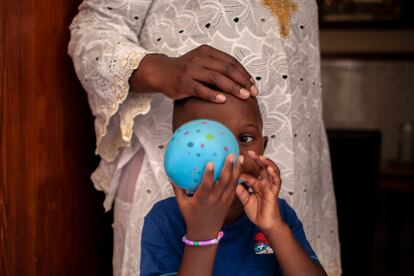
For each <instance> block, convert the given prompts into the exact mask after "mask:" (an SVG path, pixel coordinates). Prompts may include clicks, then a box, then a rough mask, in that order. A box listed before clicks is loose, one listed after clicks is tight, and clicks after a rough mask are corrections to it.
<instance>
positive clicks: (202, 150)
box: [164, 119, 239, 192]
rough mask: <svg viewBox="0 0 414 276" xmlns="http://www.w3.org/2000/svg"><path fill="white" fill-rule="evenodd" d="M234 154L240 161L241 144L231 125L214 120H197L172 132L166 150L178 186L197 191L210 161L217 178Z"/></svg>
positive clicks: (170, 173)
mask: <svg viewBox="0 0 414 276" xmlns="http://www.w3.org/2000/svg"><path fill="white" fill-rule="evenodd" d="M230 153H234V156H235V159H234V160H237V157H238V156H239V146H238V143H237V140H236V138H235V137H234V135H233V133H232V132H231V131H230V130H229V129H228V128H227V127H225V126H224V125H222V124H221V123H219V122H216V121H212V120H204V119H201V120H194V121H190V122H188V123H186V124H184V125H182V126H181V127H180V128H178V129H177V130H176V131H175V132H174V134H173V135H172V137H171V139H170V141H169V142H168V145H167V148H166V151H165V156H164V167H165V171H166V173H167V175H168V177H169V178H170V179H171V180H172V181H173V182H174V183H175V184H176V185H177V186H179V187H181V188H183V189H185V190H187V191H189V192H194V191H195V190H196V189H197V187H198V185H200V183H201V180H202V178H203V174H204V169H205V167H206V165H207V163H208V162H213V163H214V181H217V180H218V179H219V177H220V173H221V170H222V168H223V165H224V162H225V160H226V157H227V155H229V154H230Z"/></svg>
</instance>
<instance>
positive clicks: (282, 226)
mask: <svg viewBox="0 0 414 276" xmlns="http://www.w3.org/2000/svg"><path fill="white" fill-rule="evenodd" d="M260 230H262V233H263V234H264V235H265V236H266V238H268V239H271V238H275V237H280V236H284V235H285V234H286V233H287V232H288V231H290V229H289V226H288V225H287V224H286V223H285V222H283V221H282V222H280V223H277V224H275V225H274V226H272V227H269V228H265V229H260Z"/></svg>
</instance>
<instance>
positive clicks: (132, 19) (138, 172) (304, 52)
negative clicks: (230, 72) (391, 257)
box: [68, 0, 341, 275]
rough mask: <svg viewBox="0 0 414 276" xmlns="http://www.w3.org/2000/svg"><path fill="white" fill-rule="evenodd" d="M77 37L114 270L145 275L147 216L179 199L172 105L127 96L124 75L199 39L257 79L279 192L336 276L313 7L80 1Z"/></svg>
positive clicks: (249, 1) (221, 1)
mask: <svg viewBox="0 0 414 276" xmlns="http://www.w3.org/2000/svg"><path fill="white" fill-rule="evenodd" d="M70 30H71V40H70V43H69V47H68V51H69V54H70V55H71V57H72V59H73V62H74V65H75V69H76V72H77V75H78V78H79V80H80V81H81V83H82V85H83V87H84V88H85V90H86V92H87V96H88V101H89V105H90V108H91V111H92V113H93V115H94V116H95V132H96V138H97V145H96V154H98V155H99V156H100V157H101V162H100V164H99V167H98V168H97V169H96V171H95V172H94V173H93V174H92V177H91V178H92V181H93V183H94V185H95V187H96V189H98V190H101V191H103V192H105V194H106V199H105V202H104V207H105V209H106V210H108V209H110V208H111V206H112V205H114V208H115V209H114V224H113V227H114V256H113V269H114V275H139V260H140V239H141V230H142V224H143V218H144V216H145V215H146V213H147V212H148V211H149V210H150V209H151V207H152V206H153V204H154V203H155V202H156V201H158V200H161V199H163V198H166V197H168V196H170V195H172V194H173V193H172V189H171V187H170V186H169V184H168V181H167V177H166V175H165V172H164V169H163V154H164V150H165V145H166V143H167V141H168V138H169V136H170V135H171V115H172V101H171V100H170V99H168V98H166V97H164V96H163V95H161V94H160V93H152V94H143V93H139V92H136V91H130V88H129V84H128V80H129V78H130V76H131V74H132V72H133V71H134V70H135V69H136V68H138V66H139V63H140V61H141V60H142V58H143V57H144V56H145V55H146V54H149V53H163V54H166V55H168V56H173V57H174V56H180V55H182V54H184V53H186V52H188V51H190V50H192V49H194V48H196V47H198V46H200V45H202V44H208V45H210V46H212V47H215V48H217V49H220V50H222V51H225V52H227V53H229V54H231V55H233V56H234V57H235V58H237V59H238V60H239V61H240V62H241V63H242V64H243V65H244V66H245V67H246V69H247V70H248V71H249V72H250V73H251V75H252V76H253V77H254V79H255V81H256V84H257V86H258V89H259V91H260V92H259V96H258V101H259V106H260V109H261V112H262V116H263V121H264V134H265V135H267V136H268V137H269V142H268V145H267V149H266V152H265V155H266V156H267V157H269V158H271V159H272V160H274V161H275V162H276V164H277V165H278V166H279V167H280V169H281V172H282V175H281V177H282V181H283V184H282V190H281V197H283V198H284V199H285V200H286V201H287V202H288V203H289V204H290V205H291V206H292V207H293V208H294V209H295V210H296V212H297V214H298V216H299V218H300V219H301V221H302V222H303V224H304V229H305V232H306V234H307V238H308V240H309V241H310V243H311V245H312V247H313V249H314V250H315V252H316V253H317V255H318V257H319V258H320V261H321V263H322V264H323V265H324V267H325V270H326V271H327V272H328V274H329V275H340V273H341V267H340V253H339V241H338V231H337V218H336V203H335V197H334V192H333V184H332V176H331V167H330V159H329V149H328V144H327V138H326V134H325V130H324V124H323V121H322V102H321V80H320V54H319V41H318V40H319V37H318V36H319V33H318V19H317V6H316V2H315V1H314V0H294V1H292V0H281V1H265V0H263V1H261V0H256V1H255V0H154V1H150V0H84V2H83V3H82V4H81V5H80V7H79V13H78V15H77V16H76V17H75V18H74V20H73V22H72V24H71V26H70Z"/></svg>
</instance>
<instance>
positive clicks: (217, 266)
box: [141, 197, 319, 276]
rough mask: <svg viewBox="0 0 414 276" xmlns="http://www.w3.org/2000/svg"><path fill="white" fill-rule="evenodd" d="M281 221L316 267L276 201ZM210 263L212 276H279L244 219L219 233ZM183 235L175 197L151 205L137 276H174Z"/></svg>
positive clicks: (298, 226) (296, 223)
mask: <svg viewBox="0 0 414 276" xmlns="http://www.w3.org/2000/svg"><path fill="white" fill-rule="evenodd" d="M279 209H280V213H281V216H282V218H283V220H284V221H285V222H286V224H287V225H288V226H289V228H290V230H291V231H292V233H293V235H294V236H295V238H296V240H297V241H298V242H299V244H300V245H301V246H302V247H303V249H304V250H305V251H306V253H307V254H308V255H309V256H310V257H311V258H312V259H313V260H314V261H315V262H316V263H319V261H318V259H317V257H316V255H315V253H314V251H313V250H312V248H311V246H310V244H309V242H308V241H307V239H306V236H305V232H304V231H303V227H302V223H301V222H300V220H299V219H298V217H297V216H296V213H295V211H294V210H293V209H292V208H291V207H290V206H289V205H288V204H287V203H286V201H284V200H283V199H279ZM222 230H223V231H224V237H223V238H222V239H221V241H220V243H219V245H218V249H217V253H216V258H215V262H214V270H213V274H214V275H240V276H241V275H282V274H281V270H280V267H279V264H278V263H277V261H276V258H275V256H274V255H273V253H272V249H271V247H270V246H269V243H268V242H267V241H266V239H265V237H264V235H263V234H261V233H260V230H259V229H258V228H257V227H256V226H255V225H254V224H253V223H252V222H250V220H249V219H248V218H247V216H246V215H244V216H243V217H242V218H240V219H239V220H238V221H236V222H235V223H234V224H232V225H226V226H224V227H223V229H222ZM185 234H186V226H185V222H184V219H183V217H182V215H181V212H180V209H179V208H178V204H177V201H176V199H175V197H170V198H167V199H165V200H162V201H160V202H158V203H157V204H155V205H154V207H153V208H152V209H151V211H150V212H149V213H148V215H147V216H146V217H145V222H144V229H143V231H142V240H141V275H144V276H146V275H175V274H176V272H177V271H178V270H179V267H180V264H181V259H182V256H183V253H184V244H183V242H182V241H181V239H182V237H183V236H184V235H185Z"/></svg>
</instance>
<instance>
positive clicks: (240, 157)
mask: <svg viewBox="0 0 414 276" xmlns="http://www.w3.org/2000/svg"><path fill="white" fill-rule="evenodd" d="M239 162H240V164H242V165H243V162H244V156H243V155H240V156H239Z"/></svg>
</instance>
